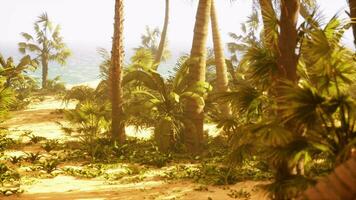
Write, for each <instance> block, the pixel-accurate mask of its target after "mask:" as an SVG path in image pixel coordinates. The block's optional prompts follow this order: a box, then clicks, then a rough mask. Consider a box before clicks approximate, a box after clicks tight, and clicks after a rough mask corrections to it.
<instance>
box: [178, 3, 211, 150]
mask: <svg viewBox="0 0 356 200" xmlns="http://www.w3.org/2000/svg"><path fill="white" fill-rule="evenodd" d="M210 11H211V0H199V5H198V10H197V15H196V21H195V27H194V37H193V45H192V49H191V53H190V56H191V61H192V62H191V64H190V65H189V74H188V84H189V85H190V86H191V85H194V84H196V83H197V82H202V81H203V82H204V81H205V68H206V54H207V52H206V42H207V37H208V28H209V20H210ZM203 109H204V106H202V105H199V103H198V102H196V101H194V100H193V99H190V100H187V101H186V105H185V109H184V113H185V116H186V119H187V120H189V121H190V124H191V125H189V126H187V127H186V131H185V133H186V134H185V143H186V147H187V149H188V150H189V151H190V152H191V153H193V154H196V153H199V152H200V151H201V150H202V149H201V147H202V141H203V135H204V127H203V125H204V113H203Z"/></svg>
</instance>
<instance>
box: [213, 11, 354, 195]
mask: <svg viewBox="0 0 356 200" xmlns="http://www.w3.org/2000/svg"><path fill="white" fill-rule="evenodd" d="M349 27H350V24H349V23H348V22H347V21H346V20H340V19H339V17H338V16H334V17H333V18H332V19H331V20H329V21H328V22H327V23H322V20H321V18H320V15H319V14H318V11H317V10H313V11H311V12H308V15H305V21H304V22H303V23H302V24H301V25H300V28H299V41H298V45H297V46H298V49H297V52H298V54H299V63H298V74H299V76H300V79H299V81H298V84H293V83H290V82H287V81H277V80H276V77H278V71H277V70H278V68H277V61H276V52H274V50H273V49H271V48H269V46H266V45H268V44H266V43H265V42H263V41H259V40H257V39H256V40H251V38H254V37H253V36H251V34H255V33H253V32H251V34H247V35H245V36H236V35H234V34H231V36H232V38H233V39H234V40H235V42H233V43H229V44H228V46H229V50H230V51H232V53H233V55H235V57H232V61H233V63H234V64H238V69H237V70H236V71H235V73H237V76H236V77H238V79H239V80H238V81H237V82H236V81H235V82H234V85H233V87H231V88H232V91H231V92H228V93H224V94H219V95H218V98H217V99H218V101H221V102H228V103H230V104H231V105H232V110H233V113H234V114H233V117H232V118H231V119H223V120H221V119H220V120H219V119H218V120H217V122H218V124H219V126H221V127H222V128H223V129H224V130H225V131H226V132H228V133H229V136H230V144H231V153H230V161H231V162H232V163H233V164H235V165H240V164H242V163H244V162H245V161H247V160H251V159H256V158H258V160H261V161H263V162H268V163H269V166H270V168H271V169H275V170H277V169H278V166H281V165H283V164H284V163H287V165H288V168H289V169H290V170H291V172H292V174H291V176H289V177H284V178H282V179H280V178H278V176H277V174H278V173H279V172H278V170H277V171H276V181H275V182H274V183H273V184H272V185H270V187H269V188H268V189H269V190H270V191H272V192H273V194H274V196H273V198H277V197H281V196H278V195H282V198H292V197H293V196H294V195H296V194H297V193H298V191H300V190H303V189H305V186H306V184H305V183H312V182H310V181H309V180H310V178H312V173H311V172H310V171H309V170H310V169H311V166H312V165H313V162H311V161H312V160H313V159H317V158H319V157H320V155H323V156H324V157H323V161H324V162H328V161H331V162H332V163H334V164H335V165H337V164H338V163H341V162H343V161H345V160H346V159H347V158H348V157H349V156H350V154H351V150H352V148H355V145H356V143H355V136H356V128H355V123H356V119H355V117H356V116H355V113H356V112H355V109H356V101H355V96H354V94H353V90H352V88H354V87H355V86H354V84H355V77H356V71H355V70H356V63H355V62H353V58H354V52H352V51H351V50H350V49H348V48H347V47H345V46H343V45H342V44H341V39H342V37H343V35H344V33H345V31H346V30H347V29H348V28H349ZM262 39H263V38H261V40H262ZM237 55H239V57H238V56H237ZM291 188H294V190H293V189H291ZM295 188H299V189H297V190H295Z"/></svg>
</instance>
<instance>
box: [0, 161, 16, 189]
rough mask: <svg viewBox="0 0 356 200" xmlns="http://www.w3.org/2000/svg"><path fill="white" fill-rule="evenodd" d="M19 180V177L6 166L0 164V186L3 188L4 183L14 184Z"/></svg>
mask: <svg viewBox="0 0 356 200" xmlns="http://www.w3.org/2000/svg"><path fill="white" fill-rule="evenodd" d="M19 179H20V175H19V174H18V173H17V172H16V171H14V170H12V169H10V168H9V167H8V166H7V165H5V164H4V163H0V183H1V186H3V185H4V184H5V183H15V182H16V181H18V180H19Z"/></svg>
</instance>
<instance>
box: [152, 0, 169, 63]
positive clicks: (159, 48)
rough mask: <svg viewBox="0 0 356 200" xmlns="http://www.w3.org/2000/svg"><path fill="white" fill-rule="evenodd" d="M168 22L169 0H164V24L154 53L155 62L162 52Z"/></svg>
mask: <svg viewBox="0 0 356 200" xmlns="http://www.w3.org/2000/svg"><path fill="white" fill-rule="evenodd" d="M168 24H169V0H166V9H165V17H164V24H163V29H162V34H161V40H160V42H159V46H158V51H157V54H156V55H155V63H160V62H161V58H162V56H163V53H164V48H165V46H166V43H167V32H168Z"/></svg>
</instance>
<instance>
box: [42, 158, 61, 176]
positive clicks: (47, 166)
mask: <svg viewBox="0 0 356 200" xmlns="http://www.w3.org/2000/svg"><path fill="white" fill-rule="evenodd" d="M58 164H59V160H58V159H56V158H47V159H45V160H43V161H40V162H39V167H40V169H42V170H44V171H46V172H47V173H48V174H50V173H52V172H53V171H54V170H56V169H57V166H58Z"/></svg>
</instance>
